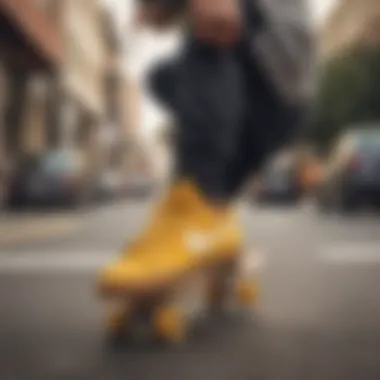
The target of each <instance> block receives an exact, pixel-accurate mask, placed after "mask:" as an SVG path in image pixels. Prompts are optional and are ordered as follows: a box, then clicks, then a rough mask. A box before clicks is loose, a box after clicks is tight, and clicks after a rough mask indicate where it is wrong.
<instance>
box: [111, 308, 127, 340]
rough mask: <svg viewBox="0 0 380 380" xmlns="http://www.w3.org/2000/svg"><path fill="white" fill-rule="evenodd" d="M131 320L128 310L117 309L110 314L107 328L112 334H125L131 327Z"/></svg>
mask: <svg viewBox="0 0 380 380" xmlns="http://www.w3.org/2000/svg"><path fill="white" fill-rule="evenodd" d="M129 325H130V320H129V318H128V312H127V311H126V310H115V311H113V312H112V313H110V315H109V316H108V320H107V329H108V332H109V334H110V335H112V336H119V335H120V336H121V335H124V334H125V333H126V332H127V330H128V328H129V327H130V326H129Z"/></svg>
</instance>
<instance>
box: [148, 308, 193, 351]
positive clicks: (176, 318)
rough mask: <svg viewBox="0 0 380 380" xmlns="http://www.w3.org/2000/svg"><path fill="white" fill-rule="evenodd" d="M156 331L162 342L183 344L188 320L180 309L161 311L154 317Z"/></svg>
mask: <svg viewBox="0 0 380 380" xmlns="http://www.w3.org/2000/svg"><path fill="white" fill-rule="evenodd" d="M154 331H155V334H156V336H157V338H158V339H160V340H163V341H166V342H169V343H176V344H179V343H182V342H184V340H185V338H186V332H187V323H186V318H185V316H184V315H183V313H182V312H181V311H180V310H178V309H174V308H162V309H159V310H157V311H156V314H155V317H154Z"/></svg>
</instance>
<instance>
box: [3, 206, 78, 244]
mask: <svg viewBox="0 0 380 380" xmlns="http://www.w3.org/2000/svg"><path fill="white" fill-rule="evenodd" d="M83 222H84V217H83V214H82V213H80V212H78V213H75V212H71V213H67V212H56V213H9V214H8V213H5V214H3V215H1V216H0V251H1V250H2V249H4V248H13V247H18V246H25V245H28V244H38V243H44V242H47V241H53V240H55V239H61V238H62V237H66V236H70V235H72V234H74V233H75V232H77V231H78V230H80V228H81V226H82V225H83Z"/></svg>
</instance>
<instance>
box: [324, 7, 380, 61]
mask: <svg viewBox="0 0 380 380" xmlns="http://www.w3.org/2000/svg"><path fill="white" fill-rule="evenodd" d="M357 43H370V44H373V43H375V44H380V1H379V0H341V1H340V2H339V4H338V6H337V7H336V8H335V9H334V11H333V12H332V14H331V15H330V17H329V18H328V20H327V21H326V23H325V25H324V28H323V31H322V36H321V50H322V51H321V53H322V57H323V58H328V57H331V56H334V55H335V54H338V53H339V52H341V51H344V50H345V49H347V48H349V47H350V46H353V45H355V44H357Z"/></svg>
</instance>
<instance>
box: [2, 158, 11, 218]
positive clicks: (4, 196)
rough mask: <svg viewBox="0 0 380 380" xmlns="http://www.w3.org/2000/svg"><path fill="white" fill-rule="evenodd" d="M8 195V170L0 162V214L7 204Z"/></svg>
mask: <svg viewBox="0 0 380 380" xmlns="http://www.w3.org/2000/svg"><path fill="white" fill-rule="evenodd" d="M8 195H9V170H8V168H7V167H6V165H5V164H3V163H1V162H0V212H1V211H3V210H4V208H5V207H6V205H7V203H8Z"/></svg>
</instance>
